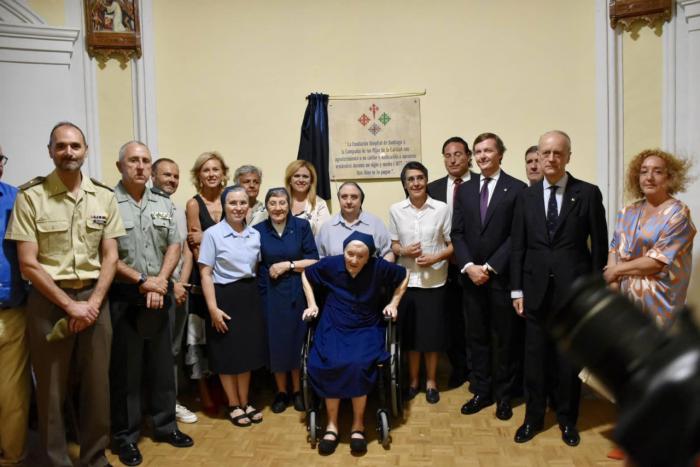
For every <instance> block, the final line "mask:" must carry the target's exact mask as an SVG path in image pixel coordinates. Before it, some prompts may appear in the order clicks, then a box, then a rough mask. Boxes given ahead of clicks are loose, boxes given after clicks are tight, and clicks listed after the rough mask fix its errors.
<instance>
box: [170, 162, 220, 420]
mask: <svg viewBox="0 0 700 467" xmlns="http://www.w3.org/2000/svg"><path fill="white" fill-rule="evenodd" d="M228 172H229V168H228V166H227V165H226V162H225V161H224V158H223V157H222V156H221V154H220V153H218V152H216V151H207V152H203V153H202V154H200V155H199V157H197V159H196V160H195V162H194V165H193V166H192V169H191V170H190V179H191V180H192V184H193V185H194V186H195V188H196V189H197V194H196V195H195V196H194V197H192V198H191V199H189V200H188V201H187V204H186V205H185V215H186V217H187V244H188V246H189V247H190V250H191V251H192V255H193V259H194V264H195V267H192V265H188V266H189V267H187V268H185V267H183V270H182V273H181V281H182V282H183V283H189V284H191V287H190V297H189V311H190V316H189V319H188V324H187V354H186V356H185V362H186V363H187V364H188V366H189V367H190V369H191V376H192V378H193V379H196V380H198V381H199V393H200V398H201V401H202V405H203V408H204V411H205V412H206V413H207V414H209V415H215V414H216V412H217V411H218V408H217V407H216V405H215V403H214V402H213V401H212V398H211V395H210V391H209V387H208V386H207V380H206V377H207V376H208V374H209V365H208V361H207V358H206V337H205V332H204V330H205V323H204V320H203V319H204V318H205V317H206V316H207V315H208V312H207V306H206V303H205V301H204V296H203V295H202V287H201V278H200V274H199V268H197V267H196V264H197V261H198V260H199V247H200V244H201V242H202V235H203V233H204V231H205V230H207V229H208V228H209V227H211V226H213V225H216V224H217V223H218V222H219V221H220V220H221V219H222V212H223V208H222V205H221V193H222V192H223V190H224V187H225V186H226V184H227V182H228ZM186 269H187V270H186ZM213 381H214V382H215V380H213ZM213 384H218V383H213Z"/></svg>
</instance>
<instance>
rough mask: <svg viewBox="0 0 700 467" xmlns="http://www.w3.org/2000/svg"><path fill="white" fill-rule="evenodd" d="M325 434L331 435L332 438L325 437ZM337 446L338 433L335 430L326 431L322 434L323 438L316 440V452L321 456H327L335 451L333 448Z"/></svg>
mask: <svg viewBox="0 0 700 467" xmlns="http://www.w3.org/2000/svg"><path fill="white" fill-rule="evenodd" d="M326 436H333V438H332V439H330V438H326ZM337 447H338V433H336V432H335V431H330V430H329V431H326V432H325V433H324V434H323V438H321V439H320V440H318V453H319V454H321V455H322V456H329V455H331V454H333V453H334V452H335V448H337Z"/></svg>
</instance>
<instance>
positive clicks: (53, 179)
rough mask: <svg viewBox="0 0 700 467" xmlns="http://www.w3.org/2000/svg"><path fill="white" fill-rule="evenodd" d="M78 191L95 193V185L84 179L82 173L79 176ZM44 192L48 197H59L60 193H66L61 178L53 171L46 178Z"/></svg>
mask: <svg viewBox="0 0 700 467" xmlns="http://www.w3.org/2000/svg"><path fill="white" fill-rule="evenodd" d="M80 178H81V180H80V189H81V190H83V191H85V192H88V193H94V192H95V185H94V184H93V183H92V180H90V178H89V177H85V176H84V175H83V174H82V173H81V174H80ZM45 183H46V191H47V192H48V195H49V196H55V195H60V194H62V193H66V192H68V188H66V185H64V183H63V181H62V180H61V177H59V176H58V172H56V170H54V171H53V172H51V173H50V174H49V175H48V176H47V177H46V182H45Z"/></svg>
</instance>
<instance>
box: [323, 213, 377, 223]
mask: <svg viewBox="0 0 700 467" xmlns="http://www.w3.org/2000/svg"><path fill="white" fill-rule="evenodd" d="M339 224H343V225H346V226H348V225H357V224H366V225H369V223H368V222H367V216H366V215H365V212H364V211H360V215H359V216H357V219H355V222H353V223H352V224H350V223H349V222H348V221H346V220H345V218H344V217H343V214H342V213H338V214H336V218H335V219H334V220H333V223H332V224H331V225H339Z"/></svg>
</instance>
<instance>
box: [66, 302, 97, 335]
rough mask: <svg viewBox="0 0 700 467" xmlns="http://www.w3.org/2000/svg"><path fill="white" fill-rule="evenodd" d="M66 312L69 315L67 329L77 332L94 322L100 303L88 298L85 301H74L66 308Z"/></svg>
mask: <svg viewBox="0 0 700 467" xmlns="http://www.w3.org/2000/svg"><path fill="white" fill-rule="evenodd" d="M66 313H67V314H68V316H69V317H70V319H69V320H68V329H69V330H70V332H72V333H74V334H77V333H79V332H80V331H83V330H84V329H87V328H88V327H90V326H92V325H93V324H94V323H95V321H96V320H97V317H98V316H99V315H100V304H99V303H95V301H94V300H89V299H88V300H87V301H74V302H72V303H71V304H70V305H69V306H68V308H66Z"/></svg>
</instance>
